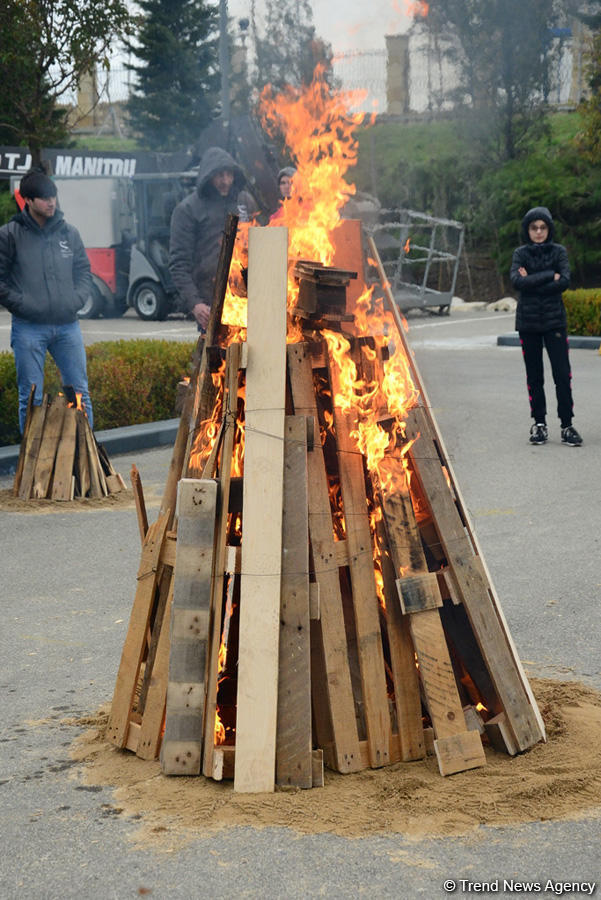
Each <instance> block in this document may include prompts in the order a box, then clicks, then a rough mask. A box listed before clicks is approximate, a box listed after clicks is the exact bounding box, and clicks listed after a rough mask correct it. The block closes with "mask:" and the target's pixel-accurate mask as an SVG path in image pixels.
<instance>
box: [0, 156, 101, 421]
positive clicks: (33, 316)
mask: <svg viewBox="0 0 601 900" xmlns="http://www.w3.org/2000/svg"><path fill="white" fill-rule="evenodd" d="M19 193H20V195H21V197H22V199H23V200H24V201H25V206H24V208H23V210H22V211H21V212H18V213H17V214H16V215H15V216H13V218H12V219H11V220H10V222H8V223H7V224H6V225H3V226H2V228H0V304H2V306H4V307H6V309H7V310H8V311H9V312H10V313H11V315H12V322H11V337H10V343H11V347H12V349H13V353H14V357H15V366H16V370H17V384H18V393H19V427H20V429H21V433H22V432H23V429H24V427H25V420H26V414H27V404H28V399H29V394H30V391H31V386H32V385H33V384H35V394H34V401H33V402H34V404H35V405H37V406H39V405H40V404H41V403H42V397H43V392H44V361H45V358H46V352H48V353H50V355H51V356H52V358H53V359H54V361H55V363H56V365H57V367H58V369H59V372H60V374H61V378H62V382H63V384H64V385H71V386H72V387H73V389H74V390H75V391H76V392H77V393H80V394H81V398H82V404H83V407H84V409H85V412H86V415H87V417H88V420H89V423H90V427H91V428H93V426H94V421H93V411H92V401H91V399H90V393H89V390H88V376H87V369H86V351H85V347H84V343H83V338H82V334H81V328H80V326H79V320H78V318H77V312H78V310H79V309H81V307H82V306H83V305H84V304H85V303H86V301H87V299H88V297H89V294H90V290H91V287H92V276H91V274H90V263H89V261H88V257H87V254H86V251H85V249H84V246H83V243H82V240H81V237H80V236H79V232H78V231H77V229H76V228H74V227H73V226H72V225H68V224H67V222H66V221H65V219H64V216H63V213H62V212H61V211H60V209H57V189H56V184H55V183H54V182H53V181H52V179H51V178H49V177H48V176H47V175H45V174H43V173H41V172H35V171H34V172H29V173H27V174H26V175H24V176H23V178H22V179H21V182H20V185H19Z"/></svg>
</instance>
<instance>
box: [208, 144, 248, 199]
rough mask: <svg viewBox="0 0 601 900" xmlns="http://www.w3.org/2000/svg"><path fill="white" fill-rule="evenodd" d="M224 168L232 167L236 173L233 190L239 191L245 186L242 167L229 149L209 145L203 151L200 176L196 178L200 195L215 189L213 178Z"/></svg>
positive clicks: (235, 192) (234, 191)
mask: <svg viewBox="0 0 601 900" xmlns="http://www.w3.org/2000/svg"><path fill="white" fill-rule="evenodd" d="M222 169H231V170H232V172H233V173H234V184H233V186H232V192H233V193H234V194H237V193H239V192H240V191H241V190H242V188H243V187H244V183H245V178H244V173H243V172H242V169H241V168H240V166H239V165H238V163H237V162H236V161H235V159H234V158H233V156H231V155H230V154H229V153H228V152H227V150H223V149H222V148H221V147H209V149H208V150H206V151H205V152H204V153H203V156H202V159H201V161H200V165H199V167H198V178H197V180H196V190H197V191H198V194H199V196H200V195H203V194H205V195H206V193H207V191H209V192H210V191H211V189H212V190H215V189H214V188H213V186H212V185H211V178H212V177H213V175H216V174H217V172H221V170H222Z"/></svg>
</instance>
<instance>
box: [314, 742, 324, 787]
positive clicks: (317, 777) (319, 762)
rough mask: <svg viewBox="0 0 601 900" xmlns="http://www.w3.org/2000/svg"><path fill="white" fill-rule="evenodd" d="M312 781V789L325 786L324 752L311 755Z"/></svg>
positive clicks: (315, 751)
mask: <svg viewBox="0 0 601 900" xmlns="http://www.w3.org/2000/svg"><path fill="white" fill-rule="evenodd" d="M311 781H312V787H323V786H324V774H323V750H314V751H313V753H312V754H311Z"/></svg>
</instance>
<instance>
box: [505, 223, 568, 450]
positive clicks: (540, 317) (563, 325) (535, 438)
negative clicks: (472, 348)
mask: <svg viewBox="0 0 601 900" xmlns="http://www.w3.org/2000/svg"><path fill="white" fill-rule="evenodd" d="M521 237H522V240H523V241H524V243H523V244H522V246H521V247H518V248H517V250H514V253H513V259H512V262H511V274H510V277H511V283H512V284H513V286H514V288H516V290H518V291H519V299H518V305H517V310H516V318H515V327H516V331H518V332H519V335H520V342H521V345H522V354H523V356H524V363H525V365H526V378H527V382H528V396H529V399H530V412H531V415H532V418H533V419H534V424H533V425H532V427H531V429H530V443H531V444H544V443H546V441H547V438H548V430H547V424H546V415H547V405H546V401H545V390H544V370H543V345H544V346H545V347H546V350H547V353H548V355H549V360H550V362H551V371H552V373H553V381H554V382H555V393H556V396H557V414H558V416H559V419H560V421H561V440H562V443H564V444H566V446H568V447H579V446H580V445H581V444H582V438H581V437H580V435H579V434H578V432H577V431H576V429H575V428H574V427H573V425H572V416H573V413H574V404H573V402H572V372H571V370H570V360H569V355H568V332H567V322H566V311H565V307H564V305H563V299H562V296H561V295H562V292H563V291H565V290H566V288H568V287H569V284H570V266H569V263H568V254H567V252H566V248H565V247H564V246H562V244H555V243H554V242H553V237H554V228H553V218H552V216H551V213H550V212H549V210H548V209H547V208H546V207H545V206H535V207H534V208H533V209H530V210H528V212H527V213H526V215H525V216H524V218H523V220H522V233H521Z"/></svg>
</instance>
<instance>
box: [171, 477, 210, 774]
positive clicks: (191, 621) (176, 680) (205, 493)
mask: <svg viewBox="0 0 601 900" xmlns="http://www.w3.org/2000/svg"><path fill="white" fill-rule="evenodd" d="M216 511H217V482H216V481H214V480H211V479H205V480H201V479H190V478H182V479H181V481H180V483H179V488H178V497H177V520H178V524H177V547H176V557H175V571H174V579H173V581H174V588H173V606H172V614H171V646H170V655H169V683H168V687H167V711H166V719H165V736H164V739H163V746H162V751H161V768H162V770H163V772H164V774H165V775H181V774H187V775H198V774H199V773H200V762H201V756H202V726H203V716H204V704H205V677H206V673H205V670H206V650H207V641H208V633H209V611H210V602H211V577H212V572H213V545H214V538H215V515H216ZM190 719H193V720H195V721H194V722H193V723H192V724H191V723H190V722H189V720H190ZM192 731H193V733H194V734H195V735H196V736H197V745H198V746H197V747H196V750H195V752H194V760H195V763H194V767H191V766H190V765H187V766H182V765H181V764H180V763H181V761H182V760H184V761H188V759H189V757H188V756H187V754H186V755H182V754H181V753H180V752H179V751H178V753H177V754H175V755H174V754H173V753H172V752H171V751H172V748H171V743H172V742H174V743H175V744H178V743H179V742H180V741H182V740H184V738H183V737H182V735H183V734H184V733H185V734H186V735H187V737H186V738H185V740H187V742H188V743H190V741H192V738H190V737H189V735H190V733H191V732H192ZM188 752H191V751H190V748H188ZM196 765H197V766H198V767H197V768H196Z"/></svg>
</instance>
